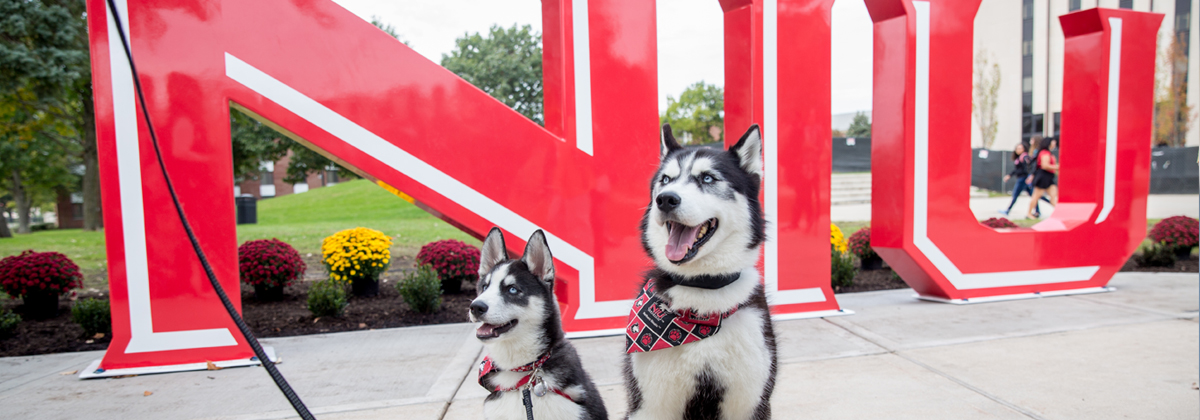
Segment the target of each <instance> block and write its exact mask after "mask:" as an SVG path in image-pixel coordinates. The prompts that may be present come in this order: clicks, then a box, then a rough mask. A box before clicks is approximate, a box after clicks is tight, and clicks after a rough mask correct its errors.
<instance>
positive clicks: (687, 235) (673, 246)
mask: <svg viewBox="0 0 1200 420" xmlns="http://www.w3.org/2000/svg"><path fill="white" fill-rule="evenodd" d="M698 230H700V225H696V226H695V227H689V226H684V225H683V224H682V223H672V224H671V232H670V234H671V236H670V237H669V238H667V259H668V260H671V261H679V260H682V259H683V257H684V256H686V255H687V252H688V247H689V246H691V245H692V241H693V240H695V239H696V231H698Z"/></svg>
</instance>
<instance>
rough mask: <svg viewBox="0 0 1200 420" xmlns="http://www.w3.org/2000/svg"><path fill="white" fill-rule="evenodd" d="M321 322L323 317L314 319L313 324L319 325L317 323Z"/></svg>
mask: <svg viewBox="0 0 1200 420" xmlns="http://www.w3.org/2000/svg"><path fill="white" fill-rule="evenodd" d="M320 320H321V317H316V318H313V323H314V324H316V323H317V321H320Z"/></svg>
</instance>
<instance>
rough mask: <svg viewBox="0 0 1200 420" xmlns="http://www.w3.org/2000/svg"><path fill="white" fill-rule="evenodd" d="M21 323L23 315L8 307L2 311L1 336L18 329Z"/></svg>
mask: <svg viewBox="0 0 1200 420" xmlns="http://www.w3.org/2000/svg"><path fill="white" fill-rule="evenodd" d="M20 324H21V316H20V315H17V314H15V313H13V311H10V310H8V309H5V310H3V311H0V336H7V335H9V334H12V333H13V332H14V331H16V330H17V325H20Z"/></svg>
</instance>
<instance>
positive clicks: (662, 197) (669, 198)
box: [654, 191, 679, 211]
mask: <svg viewBox="0 0 1200 420" xmlns="http://www.w3.org/2000/svg"><path fill="white" fill-rule="evenodd" d="M654 202H655V203H657V204H658V209H659V210H662V211H671V210H675V208H676V207H679V194H675V193H673V192H670V191H668V192H665V193H662V194H659V195H658V198H655V199H654Z"/></svg>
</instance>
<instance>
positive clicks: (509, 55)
mask: <svg viewBox="0 0 1200 420" xmlns="http://www.w3.org/2000/svg"><path fill="white" fill-rule="evenodd" d="M454 43H455V49H454V51H451V52H450V54H449V55H445V54H443V55H442V67H445V68H446V69H447V70H450V71H452V72H454V74H457V75H458V77H461V78H463V80H466V81H467V82H468V83H471V84H472V85H475V87H478V88H479V89H482V90H483V91H484V92H487V94H488V95H492V97H494V98H496V99H498V100H500V102H503V103H504V104H505V105H508V106H509V107H511V108H512V109H513V110H516V111H517V112H519V113H521V115H524V116H526V117H528V118H529V119H531V120H533V121H534V122H536V123H538V124H545V122H544V119H545V117H544V115H543V111H542V109H543V108H542V35H541V34H539V33H536V32H533V28H532V27H530V26H529V25H524V26H521V27H517V25H515V24H514V25H513V26H512V27H511V28H508V29H504V28H501V27H499V26H495V25H493V26H492V28H491V29H490V30H489V31H488V34H487V36H483V35H480V34H479V33H474V34H464V35H463V36H462V37H461V38H458V39H457V40H455V41H454Z"/></svg>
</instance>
